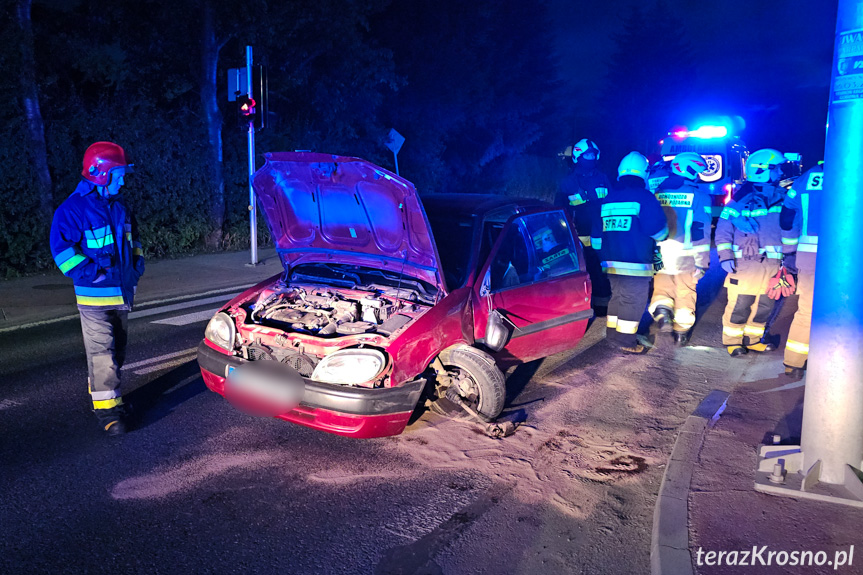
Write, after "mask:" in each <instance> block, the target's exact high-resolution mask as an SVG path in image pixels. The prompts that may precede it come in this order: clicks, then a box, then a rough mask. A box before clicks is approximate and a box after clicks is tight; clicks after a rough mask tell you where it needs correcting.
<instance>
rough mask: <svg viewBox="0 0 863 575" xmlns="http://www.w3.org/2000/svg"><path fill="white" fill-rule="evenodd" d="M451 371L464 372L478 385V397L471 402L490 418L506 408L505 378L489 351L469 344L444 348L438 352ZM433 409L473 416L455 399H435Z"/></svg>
mask: <svg viewBox="0 0 863 575" xmlns="http://www.w3.org/2000/svg"><path fill="white" fill-rule="evenodd" d="M438 358H439V359H440V360H441V363H442V364H443V365H444V368H446V370H447V371H448V372H461V373H462V374H463V375H466V376H467V377H468V378H469V379H470V383H471V385H472V386H473V387H474V388H475V389H476V393H477V396H478V397H477V399H476V400H475V401H472V402H468V405H470V407H471V408H472V409H474V410H475V411H477V412H478V413H480V414H482V415H483V416H484V417H486V418H488V419H494V418H496V417H497V416H498V415H500V412H501V411H503V403H504V400H505V399H506V379H505V378H504V375H503V373H502V372H501V371H500V369H498V367H497V365H496V364H495V363H494V360H493V359H492V358H491V356H490V355H488V354H487V353H485V352H483V351H480V350H478V349H476V348H473V347H469V346H466V345H460V346H456V347H452V348H449V349H445V350H444V351H442V352H441V354H440V355H439V356H438ZM431 409H432V411H434V412H435V413H440V414H442V415H446V416H448V417H452V418H455V419H472V417H471V416H470V415H469V414H468V413H467V412H466V411H465V410H464V409H461V408H460V407H458V406H455V405H454V404H452V402H449V401H448V400H446V401H443V402H442V401H441V400H440V399H438V400H437V401H434V402H432V404H431Z"/></svg>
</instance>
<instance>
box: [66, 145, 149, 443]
mask: <svg viewBox="0 0 863 575" xmlns="http://www.w3.org/2000/svg"><path fill="white" fill-rule="evenodd" d="M132 171H133V165H132V164H130V163H129V162H128V161H127V160H126V153H125V151H124V150H123V148H121V147H120V146H118V145H117V144H114V143H112V142H96V143H95V144H93V145H91V146H90V147H89V148H87V151H86V152H85V153H84V162H83V170H82V172H81V175H82V176H83V179H82V180H81V182H80V183H79V184H78V187H77V188H75V191H74V192H72V194H71V195H70V196H69V197H68V198H67V199H66V200H65V201H64V202H63V203H62V204H61V205H60V207H59V208H57V211H56V212H55V213H54V221H53V222H52V224H51V253H52V255H53V256H54V261H55V262H56V264H57V267H59V268H60V271H62V272H63V274H64V275H66V276H69V277H71V278H72V280H73V283H74V285H75V297H76V300H77V303H78V311H79V313H80V316H81V328H82V331H83V333H84V349H85V351H86V352H87V371H88V378H89V379H88V381H89V388H90V397H91V399H92V401H93V410H94V412H95V413H96V418H97V419H98V421H99V424H100V427H101V428H102V429H103V430H104V431H105V432H106V433H108V434H109V435H118V434H121V433H124V432H125V431H126V425H127V422H126V410H125V406H124V405H123V396H122V394H121V391H120V368H121V367H122V366H123V361H124V359H125V355H126V339H127V323H128V322H127V320H128V315H129V310H130V309H131V308H132V303H133V299H134V296H135V288H136V286H137V284H138V279H139V278H140V277H141V275H142V274H143V273H144V255H143V250H142V249H141V243H140V241H139V239H138V228H137V224H136V222H135V218H134V217H133V215H132V213H131V211H130V210H129V208H128V207H127V206H126V203H125V201H123V198H122V197H121V196H120V195H119V193H120V189H121V188H122V187H123V185H124V183H125V176H126V175H127V174H129V173H131V172H132Z"/></svg>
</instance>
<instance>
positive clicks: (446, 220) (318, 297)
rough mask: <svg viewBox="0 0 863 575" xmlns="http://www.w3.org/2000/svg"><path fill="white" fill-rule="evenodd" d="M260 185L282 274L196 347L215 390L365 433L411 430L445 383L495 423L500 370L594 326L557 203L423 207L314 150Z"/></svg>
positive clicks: (369, 171) (402, 184) (278, 158)
mask: <svg viewBox="0 0 863 575" xmlns="http://www.w3.org/2000/svg"><path fill="white" fill-rule="evenodd" d="M252 185H253V187H254V189H255V193H256V194H257V198H258V202H259V206H260V207H261V208H262V210H263V212H264V214H265V215H266V219H267V222H268V224H269V229H270V232H271V234H272V237H273V239H274V241H275V244H276V248H277V252H278V254H279V257H280V259H281V261H282V265H283V267H284V270H285V271H284V273H281V274H279V275H276V276H273V277H272V278H270V279H269V280H266V281H264V282H262V283H260V284H258V285H257V286H255V287H253V288H251V289H249V290H248V291H246V292H244V293H243V294H241V295H239V296H238V297H236V298H234V299H233V300H232V301H230V302H229V303H228V304H227V305H226V306H225V307H224V308H223V309H222V310H221V311H220V312H219V313H217V314H216V315H215V316H214V317H213V319H212V320H211V321H210V323H209V325H208V326H207V329H206V332H205V339H204V340H203V341H202V342H201V344H200V345H199V347H198V363H199V364H200V366H201V372H202V374H203V378H204V381H205V382H206V385H207V387H209V388H210V389H211V390H212V391H215V392H216V393H219V394H222V395H224V396H226V397H227V398H228V399H229V400H231V401H232V402H234V403H236V404H237V405H238V406H240V407H242V408H245V409H252V410H253V412H255V413H259V414H262V415H270V416H275V417H278V418H280V419H284V420H287V421H292V422H294V423H299V424H301V425H306V426H308V427H312V428H315V429H320V430H323V431H328V432H331V433H336V434H339V435H346V436H352V437H380V436H386V435H396V434H399V433H401V432H402V431H403V430H404V428H405V425H407V423H408V420H409V418H410V417H411V414H412V413H413V412H414V410H415V409H416V407H417V405H418V403H419V402H420V401H421V400H425V399H429V400H430V401H432V402H433V403H434V402H435V401H436V400H439V399H440V398H441V397H443V396H444V394H447V395H448V396H449V397H450V398H456V399H457V401H460V402H463V403H464V404H465V405H467V406H469V407H470V408H472V409H473V410H475V411H476V412H478V413H479V414H481V415H482V416H483V417H485V418H489V419H490V418H494V417H496V416H498V415H499V414H500V412H501V410H502V409H503V404H504V396H505V381H504V376H503V373H502V371H501V369H502V368H506V367H507V366H509V365H512V364H514V363H519V362H525V361H530V360H533V359H537V358H541V357H545V356H548V355H551V354H554V353H557V352H560V351H563V350H565V349H569V348H571V347H573V346H574V345H575V344H576V343H578V341H579V339H580V338H581V337H582V336H583V335H584V331H585V329H586V327H587V322H588V320H589V319H590V317H591V315H592V312H591V308H590V280H589V279H588V275H587V273H586V272H585V271H584V269H585V267H584V260H583V257H582V253H581V246H580V245H579V243H578V241H577V239H576V238H575V237H574V235H573V229H572V227H571V226H570V225H569V224H568V222H567V220H566V217H565V216H564V213H563V212H562V211H561V210H560V209H557V208H554V207H552V206H551V205H549V204H546V203H544V202H539V201H536V200H521V199H514V198H507V197H502V196H490V195H472V194H433V195H429V196H427V197H425V198H423V201H422V202H421V201H420V198H419V195H418V194H417V191H416V188H415V187H414V186H413V184H411V183H410V182H408V181H407V180H405V179H403V178H401V177H399V176H396V175H395V174H392V173H391V172H389V171H387V170H385V169H383V168H380V167H378V166H375V165H373V164H371V163H369V162H366V161H364V160H361V159H358V158H351V157H342V156H333V155H329V154H318V153H308V152H285V153H270V154H266V164H265V165H264V166H263V167H262V168H261V169H260V170H258V171H257V172H256V173H255V175H254V177H253V180H252ZM423 204H424V205H425V209H423ZM447 392H448V393H447Z"/></svg>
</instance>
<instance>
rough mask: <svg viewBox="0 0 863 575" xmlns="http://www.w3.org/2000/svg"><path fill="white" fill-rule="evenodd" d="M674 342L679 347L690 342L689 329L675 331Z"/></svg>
mask: <svg viewBox="0 0 863 575" xmlns="http://www.w3.org/2000/svg"><path fill="white" fill-rule="evenodd" d="M674 343H675V344H676V345H677V346H678V347H685V346H686V344H687V343H689V332H688V331H676V332H674Z"/></svg>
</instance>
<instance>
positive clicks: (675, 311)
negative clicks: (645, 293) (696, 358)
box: [648, 270, 698, 333]
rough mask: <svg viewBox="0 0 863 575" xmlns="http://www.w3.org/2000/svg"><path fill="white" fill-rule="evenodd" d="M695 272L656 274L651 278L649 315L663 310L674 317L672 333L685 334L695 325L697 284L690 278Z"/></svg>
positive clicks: (654, 314)
mask: <svg viewBox="0 0 863 575" xmlns="http://www.w3.org/2000/svg"><path fill="white" fill-rule="evenodd" d="M694 271H695V270H692V271H679V272H677V273H673V274H665V273H662V272H660V273H658V274H656V275H655V276H654V277H653V297H652V298H650V307H649V308H648V309H649V310H650V314H651V315H653V316H654V317H655V316H656V310H657V308H665V309H667V310H668V311H669V312H671V314H672V317H674V331H676V332H680V333H686V332H688V331H689V330H690V329H692V326H693V325H695V299H696V296H695V288H696V286H697V284H698V282H697V281H696V280H695V278H694V277H693V276H692V274H693V273H694Z"/></svg>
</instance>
